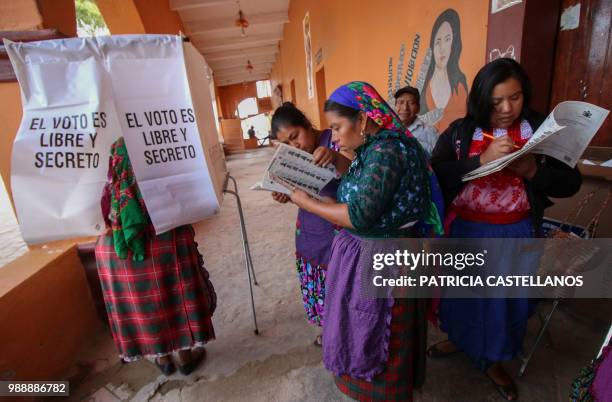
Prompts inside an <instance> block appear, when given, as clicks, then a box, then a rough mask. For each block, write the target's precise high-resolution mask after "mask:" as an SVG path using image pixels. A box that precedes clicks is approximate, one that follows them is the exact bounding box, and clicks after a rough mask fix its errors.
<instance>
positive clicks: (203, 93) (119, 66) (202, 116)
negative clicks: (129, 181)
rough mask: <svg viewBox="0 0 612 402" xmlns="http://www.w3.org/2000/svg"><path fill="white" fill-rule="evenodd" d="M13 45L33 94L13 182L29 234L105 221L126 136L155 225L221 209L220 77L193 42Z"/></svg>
mask: <svg viewBox="0 0 612 402" xmlns="http://www.w3.org/2000/svg"><path fill="white" fill-rule="evenodd" d="M5 46H6V48H7V52H8V54H9V57H10V59H11V63H12V64H13V67H14V70H15V73H16V75H17V78H18V81H19V84H20V87H21V96H22V102H23V119H22V122H21V126H20V128H19V132H18V133H17V136H16V138H15V143H14V146H13V155H12V173H11V185H12V188H13V197H14V200H15V206H16V210H17V217H18V220H19V224H20V228H21V231H22V235H23V238H24V240H25V241H26V242H27V243H29V244H33V243H42V242H47V241H52V240H59V239H66V238H71V237H80V236H90V235H98V234H100V233H102V232H103V231H104V221H103V217H102V213H101V210H100V197H101V194H102V190H103V186H104V184H105V182H106V180H107V171H108V160H109V153H110V147H111V145H112V143H113V142H114V141H115V140H117V138H119V137H120V136H123V137H124V138H125V142H126V146H127V149H128V154H129V156H130V160H131V162H132V165H133V168H134V173H135V175H136V178H137V180H138V184H139V187H140V190H141V192H142V195H143V198H144V201H145V204H146V206H147V209H148V211H149V215H150V216H151V220H152V223H153V225H154V227H155V231H156V232H157V233H163V232H165V231H167V230H170V229H172V228H175V227H177V226H180V225H184V224H187V223H194V222H197V221H200V220H202V219H204V218H206V217H209V216H211V215H214V214H215V213H216V212H217V211H218V210H219V208H220V205H221V202H222V197H223V185H224V181H225V176H226V166H225V159H224V156H223V150H222V147H221V145H220V144H219V141H218V134H217V130H216V126H215V121H214V115H213V109H212V101H213V100H212V99H213V98H212V96H211V88H213V84H212V78H211V74H210V69H209V67H208V65H207V64H206V62H205V60H204V58H203V57H202V56H201V55H200V54H199V52H197V50H196V49H195V48H194V47H193V46H192V45H191V44H189V43H183V41H182V39H181V38H180V37H178V36H170V35H121V36H107V37H97V38H72V39H59V40H50V41H41V42H30V43H13V42H10V41H5Z"/></svg>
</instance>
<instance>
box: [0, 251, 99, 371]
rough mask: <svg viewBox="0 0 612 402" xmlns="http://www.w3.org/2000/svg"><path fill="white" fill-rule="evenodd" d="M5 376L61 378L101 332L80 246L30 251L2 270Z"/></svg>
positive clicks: (0, 353) (0, 351)
mask: <svg viewBox="0 0 612 402" xmlns="http://www.w3.org/2000/svg"><path fill="white" fill-rule="evenodd" d="M0 322H2V323H3V325H2V331H0V377H1V378H2V379H19V380H60V379H62V378H63V377H62V375H63V374H64V373H65V372H66V371H67V370H68V369H69V368H70V367H71V365H72V364H73V359H74V357H75V355H76V353H77V351H78V350H79V348H81V347H82V345H83V344H84V342H85V340H87V339H88V338H90V337H91V336H92V335H93V334H95V333H96V332H97V331H99V330H100V328H101V325H102V323H101V322H100V321H99V320H98V318H97V315H96V311H95V307H94V303H93V301H92V298H91V294H90V291H89V287H88V285H87V280H86V278H85V272H84V270H83V266H82V265H81V263H80V261H79V258H78V256H77V252H76V246H70V247H55V248H51V247H50V248H46V249H39V250H31V251H29V252H28V253H26V254H25V255H23V256H21V257H19V258H18V259H16V260H15V261H13V262H11V263H9V264H8V265H6V266H5V267H4V268H2V269H0Z"/></svg>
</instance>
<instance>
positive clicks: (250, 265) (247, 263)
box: [223, 174, 259, 335]
mask: <svg viewBox="0 0 612 402" xmlns="http://www.w3.org/2000/svg"><path fill="white" fill-rule="evenodd" d="M229 179H231V180H232V181H233V182H234V190H233V191H232V190H228V189H227V182H228V180H229ZM223 192H224V193H228V194H233V195H234V196H235V197H236V203H237V206H238V215H239V217H240V235H241V237H242V245H243V247H244V259H245V266H246V271H247V276H248V281H249V291H250V293H251V310H252V312H253V323H254V325H255V335H259V328H258V326H257V314H256V313H255V298H254V297H253V285H252V284H251V273H252V274H253V283H254V284H255V285H257V279H256V278H255V270H254V269H253V260H252V259H251V250H250V249H249V240H248V238H247V233H246V227H245V225H244V214H243V213H242V203H241V202H240V196H239V195H238V185H237V184H236V180H235V179H234V178H233V177H232V176H230V175H229V174H228V175H227V179H226V181H225V189H224V190H223Z"/></svg>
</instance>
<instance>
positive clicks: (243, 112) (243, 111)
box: [238, 98, 259, 119]
mask: <svg viewBox="0 0 612 402" xmlns="http://www.w3.org/2000/svg"><path fill="white" fill-rule="evenodd" d="M258 113H259V109H258V108H257V99H255V98H247V99H245V100H243V101H242V102H240V103H239V104H238V117H239V118H241V119H244V118H246V117H249V116H254V115H256V114H258Z"/></svg>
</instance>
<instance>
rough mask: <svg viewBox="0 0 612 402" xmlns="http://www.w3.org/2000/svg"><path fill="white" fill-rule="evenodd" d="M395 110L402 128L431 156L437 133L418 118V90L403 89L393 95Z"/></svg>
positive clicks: (412, 88)
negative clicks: (402, 125)
mask: <svg viewBox="0 0 612 402" xmlns="http://www.w3.org/2000/svg"><path fill="white" fill-rule="evenodd" d="M394 98H395V110H396V111H397V114H398V115H399V118H400V119H401V120H402V123H403V124H404V126H406V127H407V128H408V130H410V132H411V133H412V135H414V136H415V138H416V139H417V140H419V142H420V143H421V145H422V146H423V148H425V150H426V151H427V152H428V153H429V154H431V151H433V149H434V146H435V145H436V141H438V132H437V131H436V129H435V128H433V127H432V126H430V125H429V124H427V123H425V122H424V121H422V120H421V119H419V118H418V116H417V114H418V113H419V111H420V110H421V106H420V104H421V95H420V94H419V90H418V89H416V88H414V87H410V86H407V87H403V88H400V89H398V90H397V92H396V93H395V95H394Z"/></svg>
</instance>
